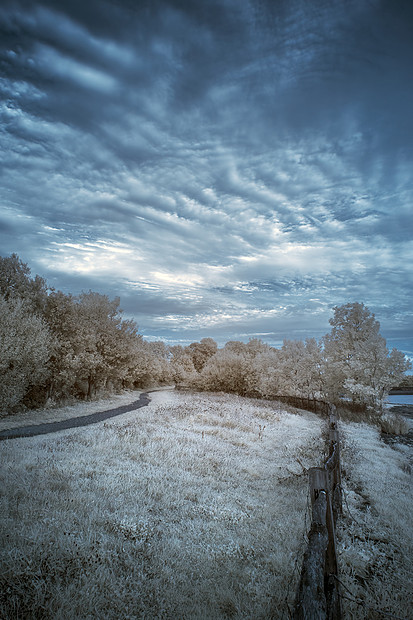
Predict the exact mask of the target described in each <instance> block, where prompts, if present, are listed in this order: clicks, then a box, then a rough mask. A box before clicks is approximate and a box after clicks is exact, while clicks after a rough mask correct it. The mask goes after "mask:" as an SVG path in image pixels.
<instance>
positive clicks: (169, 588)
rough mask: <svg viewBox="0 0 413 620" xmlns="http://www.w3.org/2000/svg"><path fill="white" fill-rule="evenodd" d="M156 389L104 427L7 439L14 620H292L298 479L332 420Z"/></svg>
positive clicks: (6, 532)
mask: <svg viewBox="0 0 413 620" xmlns="http://www.w3.org/2000/svg"><path fill="white" fill-rule="evenodd" d="M152 397H153V402H152V403H151V404H150V406H149V407H146V408H143V409H140V410H139V411H137V412H131V413H128V414H125V415H123V416H121V417H120V418H114V419H113V420H110V421H108V422H106V423H104V424H99V425H96V426H94V427H88V428H85V429H76V430H73V431H63V432H60V433H58V434H56V435H49V436H46V437H44V436H43V437H38V438H30V439H17V440H11V441H3V442H1V444H0V451H1V459H2V461H1V462H2V472H1V478H2V480H1V488H2V500H1V502H2V503H1V513H2V523H1V525H2V528H1V531H2V533H1V543H2V548H3V552H2V567H1V568H2V582H3V583H2V586H3V588H2V591H3V593H4V594H3V598H2V602H1V608H0V615H1V616H2V617H5V618H17V617H27V618H30V617H32V618H74V617H76V618H227V617H242V618H264V617H271V615H273V617H282V613H284V614H285V617H288V606H287V605H288V604H291V603H292V601H293V598H294V592H295V587H296V580H297V577H298V571H299V565H298V564H297V562H298V563H299V560H300V553H301V551H302V546H303V537H304V534H305V530H306V523H305V514H306V504H307V479H306V476H300V475H298V474H300V473H302V466H304V467H309V466H311V465H314V464H316V463H317V461H318V458H319V453H320V450H322V441H321V437H320V429H321V421H320V419H319V418H317V417H316V416H314V415H312V414H306V413H303V414H302V415H301V416H298V415H294V414H292V413H287V412H284V411H282V410H280V409H279V407H278V406H277V404H274V403H266V402H263V401H254V400H247V399H242V398H238V397H235V396H225V395H182V394H177V393H171V392H163V393H158V394H153V395H152ZM297 458H299V460H300V461H301V463H302V465H300V464H299V463H298V462H297V460H296V459H297Z"/></svg>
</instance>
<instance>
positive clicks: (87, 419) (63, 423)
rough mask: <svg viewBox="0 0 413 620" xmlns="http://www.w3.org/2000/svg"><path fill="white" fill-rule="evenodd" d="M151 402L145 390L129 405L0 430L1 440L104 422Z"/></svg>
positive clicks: (33, 435)
mask: <svg viewBox="0 0 413 620" xmlns="http://www.w3.org/2000/svg"><path fill="white" fill-rule="evenodd" d="M150 402H151V399H150V398H149V395H148V393H147V392H143V393H142V394H141V395H140V397H139V400H135V401H134V402H133V403H129V405H122V406H121V407H116V409H108V411H97V412H96V413H91V414H90V415H85V416H82V417H78V418H69V419H68V420H60V421H59V422H47V423H45V424H32V425H31V426H21V427H20V428H10V429H7V430H4V431H0V441H1V440H2V439H16V438H17V437H35V436H36V435H46V434H48V433H55V432H56V431H62V430H65V429H67V428H77V427H79V426H88V425H89V424H96V422H102V421H103V420H107V419H108V418H113V417H115V416H117V415H121V414H122V413H128V411H134V410H135V409H140V408H141V407H146V405H148V404H149V403H150Z"/></svg>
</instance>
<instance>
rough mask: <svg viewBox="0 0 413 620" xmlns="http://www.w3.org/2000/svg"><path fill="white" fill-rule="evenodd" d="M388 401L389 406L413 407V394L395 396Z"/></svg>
mask: <svg viewBox="0 0 413 620" xmlns="http://www.w3.org/2000/svg"><path fill="white" fill-rule="evenodd" d="M387 401H388V403H389V405H413V394H394V395H392V396H388V397H387Z"/></svg>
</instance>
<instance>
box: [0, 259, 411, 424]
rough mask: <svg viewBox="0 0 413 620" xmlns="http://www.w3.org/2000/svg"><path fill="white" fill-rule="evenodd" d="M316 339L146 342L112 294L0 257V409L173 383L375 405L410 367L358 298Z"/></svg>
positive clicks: (341, 308) (339, 309) (341, 309)
mask: <svg viewBox="0 0 413 620" xmlns="http://www.w3.org/2000/svg"><path fill="white" fill-rule="evenodd" d="M333 311H334V316H333V318H332V319H330V324H331V327H332V329H331V331H330V333H328V334H326V336H324V338H322V339H321V340H319V341H317V340H316V339H314V338H308V339H307V340H305V341H295V340H284V343H283V346H282V347H281V348H280V349H276V348H274V347H271V346H270V345H268V344H265V343H264V342H262V341H261V340H257V339H251V340H250V341H249V342H248V343H243V342H239V341H230V342H227V343H226V345H225V346H224V347H223V348H218V346H217V343H216V342H215V341H214V340H213V339H212V338H203V339H202V340H201V341H200V342H193V343H191V344H190V345H189V346H179V345H176V346H167V345H165V344H164V343H163V342H161V341H159V342H148V341H145V340H144V339H143V337H142V335H141V334H139V333H138V326H137V324H136V323H135V321H133V320H130V319H125V318H123V316H122V310H121V308H120V300H119V298H115V299H113V300H111V299H109V297H108V296H107V295H101V294H99V293H96V292H93V291H89V292H83V293H81V294H80V295H77V296H74V295H71V294H66V293H63V292H61V291H56V290H54V289H52V288H50V287H48V286H47V283H46V281H45V280H44V279H43V278H41V277H40V276H37V275H36V276H35V277H34V278H32V277H31V270H30V268H29V267H28V265H27V264H25V263H24V262H23V261H21V260H20V258H19V257H18V256H17V255H16V254H12V255H11V256H9V257H5V258H2V257H0V312H1V315H0V316H1V321H0V379H1V381H0V411H8V412H13V411H14V410H17V409H18V408H21V407H36V406H43V405H44V404H45V403H47V402H52V403H53V402H54V403H58V402H61V401H63V400H67V399H70V398H94V397H95V396H96V395H97V394H100V393H111V392H114V391H119V390H122V389H132V388H135V389H136V388H144V387H147V386H148V385H159V384H166V383H172V382H174V383H175V384H177V385H182V384H184V385H187V386H188V387H191V388H193V389H197V390H208V391H225V392H231V393H236V394H240V395H249V396H258V397H264V398H276V397H277V396H281V395H282V396H296V397H300V398H305V399H313V400H316V399H320V400H328V401H329V402H339V401H340V400H342V399H343V398H344V399H346V400H350V401H351V402H352V403H353V404H357V405H359V406H361V407H364V408H366V407H375V408H377V407H379V408H380V407H381V406H382V404H383V401H384V399H385V397H386V395H387V393H388V391H389V390H390V389H391V387H393V386H395V385H398V384H399V383H400V382H401V381H402V379H403V377H404V376H405V372H406V371H407V370H408V369H409V368H410V367H411V365H410V364H409V362H408V361H407V360H406V358H405V356H404V354H403V353H402V352H400V351H397V350H396V349H393V350H392V351H389V350H388V349H387V346H386V341H385V339H384V338H383V337H382V336H381V335H380V331H379V330H380V324H379V322H378V321H377V320H376V319H375V316H374V314H372V313H371V312H370V311H369V309H368V308H366V306H364V304H361V303H357V302H356V303H350V304H346V305H343V306H339V307H335V308H334V309H333Z"/></svg>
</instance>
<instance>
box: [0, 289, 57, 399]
mask: <svg viewBox="0 0 413 620" xmlns="http://www.w3.org/2000/svg"><path fill="white" fill-rule="evenodd" d="M0 316H1V321H0V410H1V411H9V410H10V409H12V408H13V407H15V406H16V405H19V403H21V402H22V400H23V399H24V397H25V396H26V394H27V393H28V391H29V389H30V388H32V387H35V386H36V385H38V384H41V383H42V382H43V381H45V379H46V378H47V375H48V372H49V371H48V364H47V363H48V359H49V352H50V342H51V338H50V332H49V330H48V328H47V326H46V325H45V323H44V322H43V321H42V319H41V318H39V317H38V316H36V315H35V314H33V313H32V312H31V310H29V309H27V308H26V307H25V304H24V301H23V300H22V299H9V300H6V299H5V298H4V296H0Z"/></svg>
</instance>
